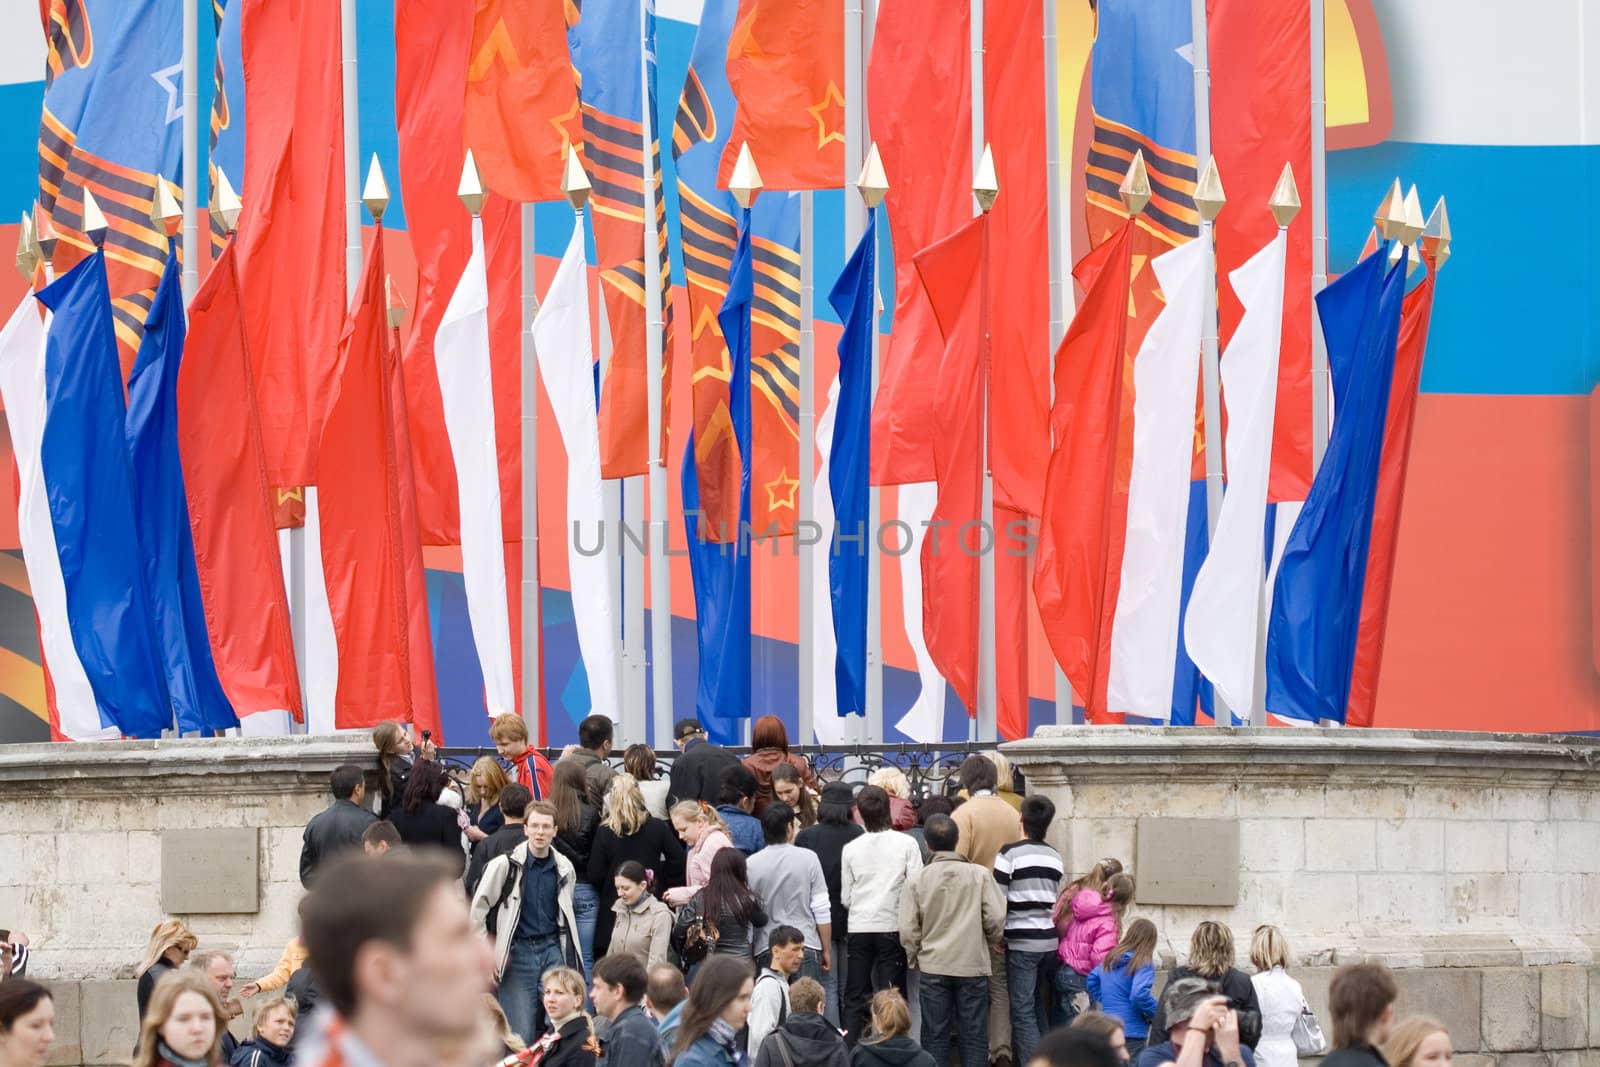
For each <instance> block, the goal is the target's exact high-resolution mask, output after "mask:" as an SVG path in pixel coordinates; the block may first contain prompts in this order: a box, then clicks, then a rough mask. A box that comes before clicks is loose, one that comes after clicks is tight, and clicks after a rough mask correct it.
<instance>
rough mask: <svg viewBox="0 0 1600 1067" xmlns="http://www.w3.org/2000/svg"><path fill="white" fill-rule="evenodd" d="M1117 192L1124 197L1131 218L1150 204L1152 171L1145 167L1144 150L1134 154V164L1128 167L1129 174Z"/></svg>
mask: <svg viewBox="0 0 1600 1067" xmlns="http://www.w3.org/2000/svg"><path fill="white" fill-rule="evenodd" d="M1117 192H1118V193H1120V194H1121V195H1122V203H1123V206H1124V207H1126V208H1127V209H1128V217H1129V218H1132V217H1133V216H1135V215H1137V214H1139V212H1141V211H1143V210H1144V209H1145V206H1146V205H1147V204H1149V203H1150V171H1149V170H1147V169H1146V168H1145V165H1144V149H1142V148H1141V149H1139V150H1138V151H1137V152H1135V153H1134V154H1133V163H1132V165H1131V166H1129V167H1128V173H1127V174H1124V175H1123V176H1122V184H1121V185H1118V186H1117Z"/></svg>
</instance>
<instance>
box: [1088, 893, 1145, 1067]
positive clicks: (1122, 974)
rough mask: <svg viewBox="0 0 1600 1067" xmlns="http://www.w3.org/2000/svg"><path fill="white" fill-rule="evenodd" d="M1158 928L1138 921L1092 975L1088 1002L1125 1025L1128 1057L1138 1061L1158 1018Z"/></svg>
mask: <svg viewBox="0 0 1600 1067" xmlns="http://www.w3.org/2000/svg"><path fill="white" fill-rule="evenodd" d="M1155 953H1156V928H1155V924H1154V923H1152V922H1151V921H1150V920H1149V919H1135V920H1134V921H1133V922H1131V923H1129V924H1128V927H1127V929H1126V930H1124V931H1123V933H1122V940H1120V941H1118V942H1117V947H1116V948H1114V949H1112V950H1111V952H1110V954H1109V955H1107V956H1106V958H1105V962H1104V963H1102V964H1101V965H1100V966H1098V967H1096V968H1094V969H1093V970H1091V971H1090V972H1089V976H1088V982H1087V986H1088V990H1089V999H1090V1000H1092V1001H1094V1003H1096V1004H1098V1005H1100V1010H1101V1011H1103V1012H1105V1013H1106V1014H1107V1015H1109V1016H1111V1017H1112V1018H1114V1019H1118V1020H1120V1021H1121V1023H1122V1032H1123V1035H1124V1036H1125V1037H1126V1038H1127V1041H1128V1054H1129V1055H1130V1056H1133V1057H1135V1058H1137V1057H1138V1055H1139V1050H1140V1049H1142V1048H1144V1045H1145V1039H1146V1038H1148V1037H1149V1035H1150V1021H1151V1020H1152V1019H1154V1018H1155V1016H1156V997H1155V991H1154V990H1153V989H1152V988H1151V986H1153V985H1154V983H1155V979H1156V965H1155Z"/></svg>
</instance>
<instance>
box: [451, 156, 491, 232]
mask: <svg viewBox="0 0 1600 1067" xmlns="http://www.w3.org/2000/svg"><path fill="white" fill-rule="evenodd" d="M483 198H484V192H483V175H482V174H480V173H479V172H478V161H477V160H476V159H473V158H472V149H470V148H469V149H467V158H466V160H465V162H463V163H462V164H461V184H460V185H458V186H456V199H458V200H460V201H461V206H462V207H464V208H466V209H467V214H469V215H471V216H472V217H473V218H477V217H478V216H479V215H481V214H483Z"/></svg>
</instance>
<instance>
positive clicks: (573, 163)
mask: <svg viewBox="0 0 1600 1067" xmlns="http://www.w3.org/2000/svg"><path fill="white" fill-rule="evenodd" d="M593 188H594V186H592V185H590V184H589V174H588V172H587V171H585V170H584V169H583V161H582V160H580V159H579V158H578V153H576V152H574V151H573V150H572V149H571V148H568V149H567V166H566V170H564V171H563V172H562V174H561V191H562V192H563V193H565V194H566V197H567V203H569V204H571V205H572V209H573V210H574V211H582V210H583V207H584V205H585V204H587V203H588V202H589V193H590V191H591V190H592V189H593Z"/></svg>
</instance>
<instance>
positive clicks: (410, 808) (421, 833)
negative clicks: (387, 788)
mask: <svg viewBox="0 0 1600 1067" xmlns="http://www.w3.org/2000/svg"><path fill="white" fill-rule="evenodd" d="M448 784H449V778H448V777H447V776H446V775H445V773H444V768H442V767H440V766H439V765H438V764H437V763H434V762H433V761H432V760H418V761H417V762H416V763H415V764H413V765H412V768H411V773H410V775H409V776H408V777H407V780H406V792H405V796H404V797H402V798H401V801H400V806H399V807H397V808H395V809H394V810H393V811H392V812H390V813H389V821H390V822H392V823H394V828H395V829H396V830H398V831H399V832H400V840H401V841H404V842H405V843H406V844H408V845H414V846H416V847H418V848H442V849H444V850H445V851H446V852H447V853H449V855H450V857H451V859H452V860H454V861H455V863H456V865H457V869H456V873H457V874H460V873H461V872H462V871H464V870H466V868H467V856H466V853H465V852H463V851H462V849H461V819H462V816H461V813H460V812H458V811H456V810H455V809H454V808H451V807H447V806H446V805H444V804H441V803H439V797H440V795H441V794H443V793H444V790H445V786H446V785H448Z"/></svg>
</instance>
